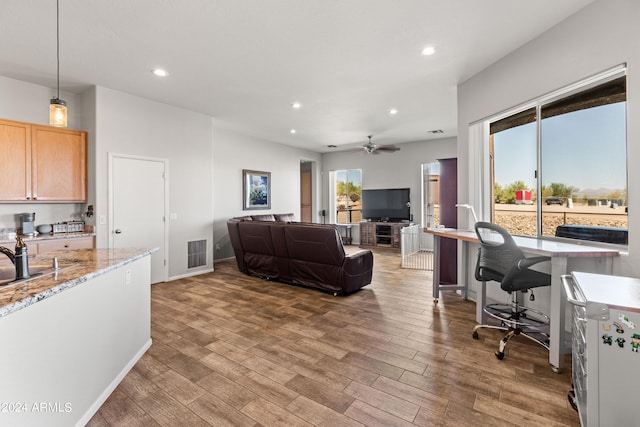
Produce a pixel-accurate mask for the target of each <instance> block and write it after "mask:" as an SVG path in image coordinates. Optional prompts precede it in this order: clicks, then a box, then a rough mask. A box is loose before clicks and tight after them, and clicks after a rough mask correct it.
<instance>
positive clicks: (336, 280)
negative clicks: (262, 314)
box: [227, 214, 373, 294]
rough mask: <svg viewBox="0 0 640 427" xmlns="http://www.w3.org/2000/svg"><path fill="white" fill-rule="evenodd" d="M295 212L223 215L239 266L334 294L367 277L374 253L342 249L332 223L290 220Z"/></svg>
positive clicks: (368, 280) (359, 285) (355, 287)
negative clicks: (229, 216) (225, 216)
mask: <svg viewBox="0 0 640 427" xmlns="http://www.w3.org/2000/svg"><path fill="white" fill-rule="evenodd" d="M292 219H295V218H294V216H293V214H285V215H255V216H246V217H239V218H232V219H230V220H229V221H227V228H228V229H229V238H230V240H231V244H232V246H233V250H234V252H235V256H236V262H237V264H238V269H239V270H240V271H242V272H243V273H246V274H250V275H253V276H258V277H262V278H264V279H269V280H278V281H282V282H287V283H293V284H296V285H303V286H310V287H314V288H319V289H322V290H325V291H330V292H333V293H334V294H347V293H351V292H354V291H357V290H358V289H360V288H362V287H363V286H366V285H368V284H369V283H371V277H372V272H373V254H372V253H371V251H369V250H361V251H359V252H357V253H355V254H352V255H346V254H345V252H344V247H343V246H342V239H341V237H340V234H339V233H338V230H337V228H336V227H335V226H334V225H322V224H309V223H301V222H292Z"/></svg>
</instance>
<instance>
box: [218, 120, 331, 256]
mask: <svg viewBox="0 0 640 427" xmlns="http://www.w3.org/2000/svg"><path fill="white" fill-rule="evenodd" d="M213 138H214V141H215V143H214V147H213V152H214V155H213V157H214V164H213V168H214V187H213V192H214V195H215V209H214V218H215V223H214V231H213V234H214V243H215V245H220V250H217V251H215V253H214V256H215V259H224V258H229V257H232V256H233V248H232V247H231V244H230V242H229V233H228V231H227V220H228V219H229V218H233V217H236V216H243V215H251V214H263V213H265V214H266V213H289V212H292V213H294V214H295V215H296V218H298V219H300V161H301V160H308V161H311V162H313V166H312V179H313V180H314V183H313V185H314V187H315V188H316V191H314V195H316V198H317V199H316V200H314V203H315V204H316V206H318V204H319V199H318V197H319V196H317V195H318V194H319V192H318V191H317V189H318V188H319V181H318V175H319V174H318V168H319V162H320V158H321V156H320V154H318V153H313V152H310V151H306V150H301V149H296V148H292V147H289V146H286V145H282V144H278V143H274V142H270V141H265V140H261V139H257V138H254V137H251V136H247V135H243V134H240V133H237V132H235V131H233V130H229V129H225V128H223V127H221V126H219V125H215V128H214V132H213ZM243 169H249V170H257V171H263V172H271V209H270V210H250V211H243V210H242V170H243ZM319 209H320V208H317V209H316V208H314V220H316V221H317V211H318V210H319Z"/></svg>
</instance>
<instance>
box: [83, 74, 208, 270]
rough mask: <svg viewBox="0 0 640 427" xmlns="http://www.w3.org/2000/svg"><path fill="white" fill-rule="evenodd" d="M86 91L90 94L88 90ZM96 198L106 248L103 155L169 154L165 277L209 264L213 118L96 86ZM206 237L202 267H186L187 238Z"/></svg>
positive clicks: (105, 164)
mask: <svg viewBox="0 0 640 427" xmlns="http://www.w3.org/2000/svg"><path fill="white" fill-rule="evenodd" d="M88 96H89V95H88ZM95 106H96V107H95V117H96V121H95V131H94V132H92V133H94V134H95V147H94V148H95V161H96V164H95V169H94V170H93V172H94V173H95V198H94V200H92V202H93V204H94V206H95V211H96V215H95V218H99V217H100V216H104V217H105V219H106V224H103V225H101V224H100V223H99V221H98V220H95V218H94V220H95V221H96V232H97V239H96V244H97V246H98V247H103V248H105V247H108V242H109V233H110V230H109V229H108V224H109V206H108V155H109V153H115V154H128V155H134V156H143V157H152V158H160V159H168V161H169V212H171V213H176V214H177V219H176V220H171V221H170V222H169V244H168V248H167V254H168V256H169V278H170V279H171V278H175V277H180V276H184V275H188V274H190V273H191V272H193V271H197V270H206V269H211V268H213V257H212V254H213V244H212V242H213V197H214V192H213V157H212V156H213V122H212V119H211V117H209V116H206V115H204V114H200V113H195V112H192V111H188V110H184V109H181V108H178V107H173V106H170V105H166V104H161V103H158V102H154V101H150V100H147V99H143V98H139V97H136V96H132V95H129V94H126V93H123V92H118V91H115V90H111V89H107V88H103V87H97V88H96V89H95ZM201 239H206V240H207V254H208V256H207V266H206V267H202V268H198V269H197V270H194V269H191V270H188V269H187V242H188V241H191V240H201Z"/></svg>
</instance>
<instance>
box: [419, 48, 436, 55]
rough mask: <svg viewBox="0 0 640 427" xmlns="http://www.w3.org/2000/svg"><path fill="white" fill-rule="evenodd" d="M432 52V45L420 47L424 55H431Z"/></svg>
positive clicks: (433, 50) (433, 51)
mask: <svg viewBox="0 0 640 427" xmlns="http://www.w3.org/2000/svg"><path fill="white" fill-rule="evenodd" d="M434 53H436V48H435V47H433V46H427V47H425V48H424V49H422V54H423V55H425V56H429V55H433V54H434Z"/></svg>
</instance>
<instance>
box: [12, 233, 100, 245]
mask: <svg viewBox="0 0 640 427" xmlns="http://www.w3.org/2000/svg"><path fill="white" fill-rule="evenodd" d="M95 235H96V233H94V232H89V231H82V232H78V233H50V234H36V235H35V236H22V240H24V241H25V243H27V244H28V243H29V242H40V241H43V240H62V239H77V238H79V237H94V236H95ZM15 243H16V238H15V237H13V238H4V237H0V246H7V245H9V244H14V245H15ZM12 249H13V248H12Z"/></svg>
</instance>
